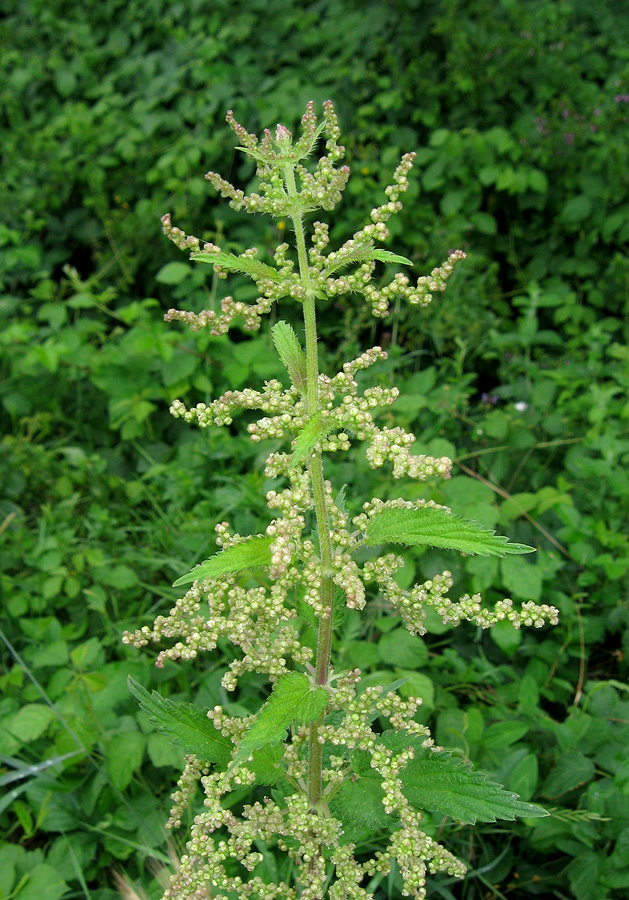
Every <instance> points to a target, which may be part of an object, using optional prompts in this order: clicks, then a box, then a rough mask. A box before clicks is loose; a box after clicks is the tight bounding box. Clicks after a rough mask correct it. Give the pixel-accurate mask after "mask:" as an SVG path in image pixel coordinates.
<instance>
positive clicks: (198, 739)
mask: <svg viewBox="0 0 629 900" xmlns="http://www.w3.org/2000/svg"><path fill="white" fill-rule="evenodd" d="M127 684H128V685H129V690H130V691H131V693H132V694H133V696H134V697H135V698H136V699H137V700H139V702H140V706H141V707H142V709H143V710H144V712H145V713H146V714H147V716H148V717H149V719H150V721H151V722H152V723H153V725H155V726H156V728H157V729H158V731H161V732H162V733H163V734H165V735H167V737H169V738H170V740H171V741H172V742H173V744H177V746H178V747H181V748H182V749H183V750H184V751H185V752H186V753H193V754H194V755H195V756H196V757H198V759H200V760H202V761H203V762H210V763H215V764H216V765H219V766H225V765H227V763H228V762H229V759H230V757H231V751H232V744H231V741H230V740H229V739H228V738H226V737H224V736H223V735H222V734H221V733H220V731H218V730H217V729H216V728H214V726H213V725H212V723H211V722H210V721H209V719H208V718H207V716H206V715H205V714H204V713H203V712H202V711H201V710H200V709H199V708H198V707H197V706H193V705H192V704H190V703H175V702H174V701H172V700H168V699H167V698H166V697H162V696H161V695H160V694H158V693H157V691H153V692H152V693H150V694H149V692H148V691H147V690H146V688H144V687H142V685H141V684H138V682H137V681H135V680H134V679H133V678H131V676H129V678H128V679H127Z"/></svg>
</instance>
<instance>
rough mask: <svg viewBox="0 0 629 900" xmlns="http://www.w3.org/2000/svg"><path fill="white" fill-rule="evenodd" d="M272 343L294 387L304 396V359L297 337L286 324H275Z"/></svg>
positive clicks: (305, 383) (305, 385)
mask: <svg viewBox="0 0 629 900" xmlns="http://www.w3.org/2000/svg"><path fill="white" fill-rule="evenodd" d="M271 334H272V336H273V343H274V344H275V349H276V350H277V352H278V354H279V357H280V359H281V360H282V362H283V363H284V366H285V368H286V371H287V372H288V374H289V375H290V380H291V382H292V383H293V384H294V386H295V387H296V388H297V389H298V390H299V391H301V393H302V394H305V392H306V387H307V378H306V357H305V356H304V351H303V350H302V349H301V344H300V343H299V341H298V339H297V335H296V334H295V332H294V331H293V329H292V328H291V326H290V325H289V324H288V322H277V323H276V324H275V325H274V326H273V328H272V329H271Z"/></svg>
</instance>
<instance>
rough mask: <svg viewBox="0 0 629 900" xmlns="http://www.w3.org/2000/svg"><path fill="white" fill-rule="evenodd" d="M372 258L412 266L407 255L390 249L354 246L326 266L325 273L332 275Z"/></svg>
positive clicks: (369, 260)
mask: <svg viewBox="0 0 629 900" xmlns="http://www.w3.org/2000/svg"><path fill="white" fill-rule="evenodd" d="M371 260H377V261H378V262H387V263H396V264H397V265H400V266H412V265H413V263H412V260H410V259H407V258H406V257H405V256H399V255H398V254H397V253H392V252H391V251H390V250H381V249H379V248H376V247H369V246H366V247H360V246H359V247H354V248H352V249H351V250H347V251H345V252H343V253H339V256H338V258H337V259H335V260H334V261H333V262H331V263H330V264H329V265H328V266H326V268H325V271H324V275H325V276H328V275H332V273H333V272H338V271H339V269H344V268H346V267H347V266H351V265H354V264H361V263H365V262H371Z"/></svg>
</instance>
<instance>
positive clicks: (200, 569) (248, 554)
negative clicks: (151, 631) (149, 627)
mask: <svg viewBox="0 0 629 900" xmlns="http://www.w3.org/2000/svg"><path fill="white" fill-rule="evenodd" d="M272 540H273V539H272V538H270V537H268V536H267V535H264V536H261V535H256V536H255V537H250V538H246V539H245V540H244V541H242V542H241V543H240V544H235V545H234V546H233V547H227V548H226V549H225V550H221V551H220V553H216V554H215V555H214V556H210V558H209V559H206V560H204V561H203V562H202V563H199V565H198V566H195V567H194V569H192V571H190V572H188V574H187V575H182V576H181V578H178V579H177V581H175V582H174V584H173V587H180V586H181V585H182V584H192V582H193V581H204V580H205V579H206V578H218V577H219V575H227V574H233V573H234V572H242V570H243V569H255V568H258V567H260V566H269V565H270V564H271V551H270V546H271V541H272Z"/></svg>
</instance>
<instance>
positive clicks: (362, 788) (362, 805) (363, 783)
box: [330, 769, 388, 841]
mask: <svg viewBox="0 0 629 900" xmlns="http://www.w3.org/2000/svg"><path fill="white" fill-rule="evenodd" d="M383 797H384V794H383V791H382V779H381V778H380V776H379V775H378V774H377V773H376V772H374V771H373V769H367V771H365V772H364V774H361V775H357V774H356V773H354V774H353V775H351V776H350V777H349V778H347V779H345V781H343V782H342V783H341V785H340V787H339V788H338V790H337V791H336V793H335V794H334V797H333V798H332V799H331V801H330V811H331V812H332V814H333V815H335V816H337V817H338V818H339V819H340V820H341V821H342V823H343V835H344V840H345V841H347V840H353V839H354V838H355V837H356V836H357V835H356V833H358V834H361V833H363V832H368V833H369V835H373V834H374V832H377V831H380V830H381V829H384V828H386V825H387V819H388V817H387V814H386V812H385V811H384V807H383V805H382V800H383Z"/></svg>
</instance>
